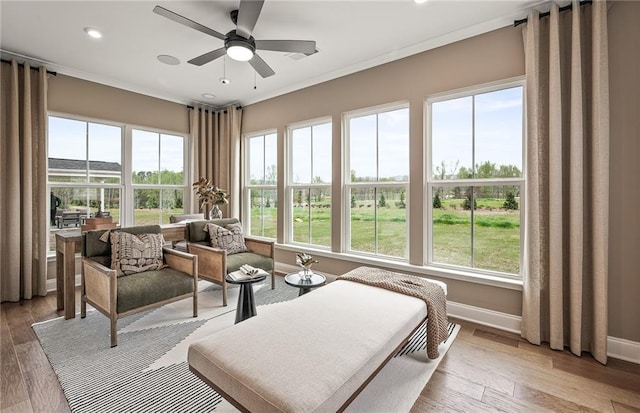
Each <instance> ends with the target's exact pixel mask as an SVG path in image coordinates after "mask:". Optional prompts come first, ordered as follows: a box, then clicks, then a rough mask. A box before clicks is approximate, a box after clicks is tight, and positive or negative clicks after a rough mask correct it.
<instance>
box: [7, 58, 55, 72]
mask: <svg viewBox="0 0 640 413" xmlns="http://www.w3.org/2000/svg"><path fill="white" fill-rule="evenodd" d="M1 60H2V62H3V63H8V64H11V60H5V59H1ZM18 65H19V66H24V63H18ZM29 68H30V69H31V70H39V69H40V68H39V67H31V66H29ZM47 74H49V75H53V76H58V73H57V72H52V71H51V70H47Z"/></svg>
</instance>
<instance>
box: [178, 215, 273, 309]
mask: <svg viewBox="0 0 640 413" xmlns="http://www.w3.org/2000/svg"><path fill="white" fill-rule="evenodd" d="M238 222H239V221H238V219H237V218H223V219H213V220H210V221H192V222H189V223H187V227H186V238H187V250H188V251H189V253H191V254H193V255H196V256H197V257H198V271H199V272H198V276H199V277H200V278H201V279H203V280H207V281H211V282H213V283H216V284H219V285H220V286H222V305H224V306H226V305H227V282H226V280H225V277H226V275H227V274H228V273H230V272H233V271H237V270H239V269H240V266H241V265H244V264H248V265H251V266H253V267H255V268H260V269H263V270H265V271H266V272H268V273H270V274H271V288H272V289H273V288H275V272H274V243H273V242H271V241H265V240H259V239H254V238H249V237H245V239H244V240H245V245H246V246H247V249H248V250H249V251H247V252H241V253H237V254H227V251H226V250H223V249H220V248H213V247H212V246H211V238H210V237H209V233H208V232H207V231H205V230H204V227H205V225H206V224H208V223H214V224H216V225H220V226H222V227H224V226H226V225H229V224H235V223H238Z"/></svg>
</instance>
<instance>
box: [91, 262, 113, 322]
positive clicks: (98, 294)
mask: <svg viewBox="0 0 640 413" xmlns="http://www.w3.org/2000/svg"><path fill="white" fill-rule="evenodd" d="M82 269H83V274H84V277H83V282H84V286H83V287H84V288H83V291H84V294H85V296H86V297H87V298H88V299H89V300H90V301H91V302H92V304H93V305H96V306H98V307H100V309H102V310H103V311H106V312H107V313H110V312H111V310H112V309H113V310H115V302H116V300H115V297H116V294H117V291H118V276H117V274H118V273H117V271H116V270H112V269H111V268H108V267H105V266H104V265H102V264H100V263H99V262H97V261H94V260H92V259H91V258H86V257H83V258H82Z"/></svg>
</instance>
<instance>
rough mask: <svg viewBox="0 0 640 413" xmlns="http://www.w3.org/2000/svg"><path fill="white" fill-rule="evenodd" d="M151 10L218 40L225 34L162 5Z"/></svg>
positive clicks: (222, 38) (223, 37)
mask: <svg viewBox="0 0 640 413" xmlns="http://www.w3.org/2000/svg"><path fill="white" fill-rule="evenodd" d="M153 12H154V13H155V14H159V15H160V16H162V17H166V18H167V19H169V20H173V21H174V22H176V23H180V24H182V25H183V26H187V27H191V28H192V29H195V30H197V31H199V32H202V33H204V34H208V35H209V36H213V37H215V38H218V39H220V40H224V39H225V35H224V34H222V33H218V32H217V31H215V30H213V29H210V28H208V27H206V26H203V25H201V24H200V23H197V22H194V21H193V20H191V19H187V18H186V17H184V16H181V15H179V14H178V13H174V12H172V11H171V10H167V9H165V8H164V7H161V6H156V7H154V8H153Z"/></svg>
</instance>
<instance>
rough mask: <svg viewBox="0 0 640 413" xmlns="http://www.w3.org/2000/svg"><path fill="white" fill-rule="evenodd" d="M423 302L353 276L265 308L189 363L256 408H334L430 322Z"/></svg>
mask: <svg viewBox="0 0 640 413" xmlns="http://www.w3.org/2000/svg"><path fill="white" fill-rule="evenodd" d="M426 315H427V310H426V305H425V303H424V302H423V301H421V300H419V299H417V298H414V297H409V296H405V295H402V294H398V293H395V292H391V291H387V290H383V289H380V288H376V287H371V286H368V285H363V284H358V283H354V282H350V281H335V282H333V283H330V284H328V285H327V286H325V287H322V288H319V289H317V290H314V291H313V292H312V293H310V294H305V295H303V296H301V297H299V298H297V299H294V300H291V301H287V302H283V303H278V304H273V305H268V306H263V307H260V309H259V310H258V315H257V316H256V317H252V318H250V319H248V320H245V321H243V322H242V323H239V324H236V325H234V326H232V327H229V328H227V329H225V330H222V331H219V332H217V333H215V334H213V335H210V336H208V337H205V338H203V339H201V340H199V341H197V342H195V343H194V344H192V345H191V346H190V347H189V354H188V360H189V364H190V366H191V368H192V369H194V370H196V371H197V372H198V373H200V374H201V375H202V376H204V377H205V378H206V379H207V380H209V381H210V382H211V383H213V384H214V385H215V386H217V387H218V388H219V389H220V390H222V391H223V392H224V393H226V394H227V395H229V396H230V397H231V398H233V399H234V400H235V401H237V402H238V403H240V404H241V405H242V406H244V407H245V408H246V409H247V410H249V411H254V412H328V411H332V412H335V411H336V410H338V409H339V408H340V407H341V406H342V405H343V404H344V403H345V402H346V401H347V400H348V399H349V398H350V397H351V396H352V395H353V394H354V393H355V392H356V391H357V390H358V389H359V388H360V386H361V385H362V384H363V383H364V382H365V381H366V380H367V379H368V378H369V377H370V376H371V375H372V374H373V373H374V372H375V371H376V369H377V368H378V367H379V366H380V365H382V363H383V362H384V361H385V360H386V359H387V357H388V356H389V355H390V354H392V353H393V352H394V350H395V349H396V348H397V347H398V346H399V345H400V344H402V343H403V341H404V340H405V339H406V338H407V337H408V336H409V335H410V334H411V332H412V331H413V330H414V329H415V328H416V327H417V326H418V325H420V323H421V322H422V321H423V320H424V319H425V317H426Z"/></svg>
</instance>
